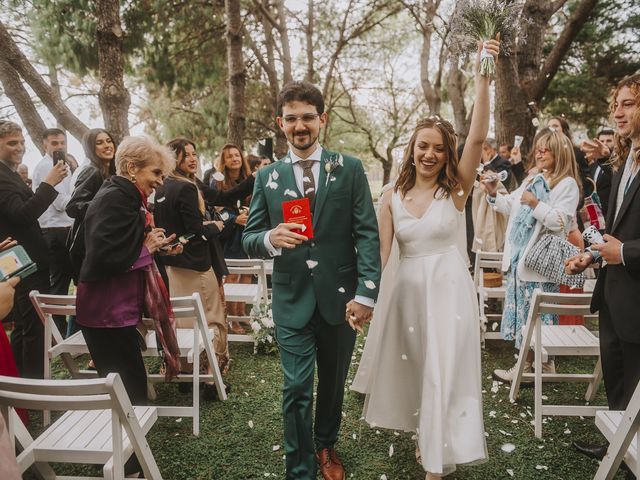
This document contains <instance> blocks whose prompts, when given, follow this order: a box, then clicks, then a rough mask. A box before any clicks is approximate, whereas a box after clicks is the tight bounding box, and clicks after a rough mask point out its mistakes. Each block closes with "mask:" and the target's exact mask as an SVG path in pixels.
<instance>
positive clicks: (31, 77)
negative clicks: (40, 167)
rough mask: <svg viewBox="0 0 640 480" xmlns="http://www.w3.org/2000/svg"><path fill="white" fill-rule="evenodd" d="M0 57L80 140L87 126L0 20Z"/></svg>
mask: <svg viewBox="0 0 640 480" xmlns="http://www.w3.org/2000/svg"><path fill="white" fill-rule="evenodd" d="M0 45H2V48H0V58H2V59H3V60H4V61H5V62H6V63H7V64H9V65H12V66H13V67H14V69H15V70H16V72H17V73H19V74H20V76H21V77H22V78H23V79H24V80H25V81H26V82H27V83H28V84H29V86H30V87H31V88H32V89H33V91H34V92H35V94H36V95H38V97H40V100H42V103H44V105H45V106H46V107H47V108H48V109H49V111H50V112H51V113H52V114H53V116H54V117H55V118H56V120H57V121H58V122H60V124H61V125H62V126H63V127H64V128H65V129H66V130H67V131H69V133H71V135H73V136H74V137H76V138H77V139H78V140H80V141H82V137H83V136H84V134H85V133H86V132H87V131H88V130H89V129H88V128H87V126H86V125H85V124H84V123H82V122H81V121H80V119H79V118H78V117H76V116H75V115H74V114H73V113H72V112H71V110H69V109H68V108H67V106H66V105H65V104H64V103H63V102H62V100H60V99H59V98H57V97H56V95H55V93H54V92H53V89H52V88H51V87H50V86H49V85H48V84H47V83H46V82H45V81H44V80H43V79H42V76H41V75H40V74H39V73H38V72H37V71H36V69H35V68H33V65H31V63H30V62H29V60H28V59H27V57H25V56H24V54H23V53H22V52H21V51H20V49H18V47H17V45H16V44H15V42H14V41H13V39H12V38H11V35H9V32H8V31H7V29H6V27H5V25H4V24H3V23H2V22H1V21H0Z"/></svg>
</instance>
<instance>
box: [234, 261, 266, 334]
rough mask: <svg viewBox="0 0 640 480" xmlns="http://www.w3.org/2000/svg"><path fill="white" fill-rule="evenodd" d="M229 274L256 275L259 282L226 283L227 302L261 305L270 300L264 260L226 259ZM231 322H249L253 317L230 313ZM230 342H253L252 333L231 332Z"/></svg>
mask: <svg viewBox="0 0 640 480" xmlns="http://www.w3.org/2000/svg"><path fill="white" fill-rule="evenodd" d="M225 262H226V263H227V268H228V270H229V274H231V275H254V276H255V277H256V278H257V280H258V281H257V283H228V282H227V281H226V280H225V283H224V298H225V301H226V302H244V303H246V304H249V305H259V304H261V303H267V302H268V301H269V292H268V289H267V275H266V270H265V262H264V260H261V259H257V258H247V259H236V258H228V259H225ZM227 319H228V320H229V321H230V322H233V321H235V322H241V323H245V324H249V322H250V321H251V317H250V316H248V315H228V316H227ZM227 338H228V339H229V342H249V343H253V337H252V336H251V335H243V334H241V335H237V334H231V335H229V336H228V337H227Z"/></svg>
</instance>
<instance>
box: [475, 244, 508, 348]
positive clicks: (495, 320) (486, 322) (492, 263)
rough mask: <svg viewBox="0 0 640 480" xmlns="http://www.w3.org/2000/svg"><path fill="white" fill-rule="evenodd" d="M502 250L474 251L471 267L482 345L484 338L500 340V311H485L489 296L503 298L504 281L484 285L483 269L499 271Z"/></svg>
mask: <svg viewBox="0 0 640 480" xmlns="http://www.w3.org/2000/svg"><path fill="white" fill-rule="evenodd" d="M502 255H503V254H502V252H483V251H482V250H479V251H477V252H476V260H475V265H474V269H473V283H474V284H475V286H476V290H477V292H478V305H479V307H480V339H481V341H482V344H483V345H484V341H485V340H486V339H489V340H500V339H502V337H501V336H500V323H499V322H500V319H501V318H502V314H501V313H487V307H486V304H487V301H488V300H489V299H490V298H495V299H500V300H504V297H505V291H506V288H505V285H504V282H503V284H502V285H501V286H499V287H485V286H484V271H485V269H494V270H498V271H500V270H501V269H502Z"/></svg>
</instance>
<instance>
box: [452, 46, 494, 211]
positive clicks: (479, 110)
mask: <svg viewBox="0 0 640 480" xmlns="http://www.w3.org/2000/svg"><path fill="white" fill-rule="evenodd" d="M499 45H500V44H499V42H498V41H497V40H489V41H487V42H485V43H484V47H485V49H486V50H487V51H488V52H489V53H491V55H493V57H494V59H496V61H497V57H498V52H499V50H500V47H499ZM481 50H482V47H481V46H478V54H477V57H476V77H475V90H476V96H475V99H474V105H473V115H472V117H471V126H470V127H469V135H468V136H467V140H466V142H465V144H464V151H463V152H462V157H461V158H460V163H459V164H458V178H459V180H460V183H461V185H462V188H463V190H464V195H462V196H459V195H454V196H453V201H454V202H455V204H456V207H457V208H458V210H462V209H463V208H464V205H465V203H466V201H467V197H468V196H469V194H470V193H471V188H472V187H473V182H474V181H475V179H476V176H477V172H476V170H477V168H478V166H479V165H480V158H481V154H482V144H483V143H484V141H485V139H486V138H487V132H488V131H489V83H490V81H491V79H490V78H489V77H485V76H483V75H480V73H479V69H480V51H481Z"/></svg>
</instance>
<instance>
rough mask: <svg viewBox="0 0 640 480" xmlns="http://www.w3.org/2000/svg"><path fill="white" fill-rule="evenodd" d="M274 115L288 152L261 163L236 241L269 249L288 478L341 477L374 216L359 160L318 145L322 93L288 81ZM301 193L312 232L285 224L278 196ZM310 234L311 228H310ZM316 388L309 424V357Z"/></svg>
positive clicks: (370, 282) (250, 249)
mask: <svg viewBox="0 0 640 480" xmlns="http://www.w3.org/2000/svg"><path fill="white" fill-rule="evenodd" d="M277 108H278V117H277V122H278V125H279V127H280V129H281V130H282V131H283V132H284V134H285V136H286V138H287V140H288V142H289V153H288V154H287V155H286V156H285V157H284V158H283V159H281V160H280V161H279V162H276V163H275V164H273V165H270V166H269V167H266V168H263V169H261V170H259V171H258V175H257V177H256V183H255V187H254V192H253V198H252V200H251V210H250V212H249V221H248V223H247V225H246V228H245V230H244V235H243V238H242V243H243V246H244V248H245V250H246V251H247V253H248V254H249V255H250V256H252V257H274V268H273V277H272V284H273V300H272V308H273V318H274V321H275V324H276V339H277V342H278V345H279V347H280V360H281V364H282V370H283V373H284V389H283V404H282V409H283V415H284V434H285V453H286V478H287V479H297V480H303V479H306V480H312V479H315V478H316V472H317V468H318V467H317V464H318V463H319V464H320V470H321V473H322V475H323V478H324V479H327V480H342V479H344V478H345V472H344V468H343V466H342V462H341V460H340V459H339V457H338V455H337V453H336V451H335V450H334V444H335V443H336V440H337V438H338V430H339V429H340V421H341V418H342V401H343V397H344V386H345V380H346V378H347V373H348V371H349V364H350V362H351V354H352V352H353V346H354V343H355V338H356V332H355V330H354V329H353V328H352V326H351V325H353V327H355V328H358V329H360V328H361V326H362V325H363V324H364V323H366V322H367V321H369V320H370V318H371V314H372V311H373V305H374V301H375V299H376V297H377V295H378V283H379V281H380V246H379V239H378V228H377V222H376V215H375V211H374V208H373V204H372V201H371V193H370V191H369V186H368V183H367V177H366V176H365V173H364V169H363V167H362V163H360V161H359V160H357V159H355V158H353V157H349V156H346V155H344V156H343V155H340V154H338V153H334V152H329V151H327V150H325V149H324V148H323V147H322V146H320V144H319V143H318V137H319V135H320V129H321V128H322V127H323V126H324V125H325V124H326V122H327V114H326V112H325V111H324V100H323V98H322V94H321V93H320V91H319V90H318V89H317V88H316V87H315V86H314V85H312V84H310V83H308V82H291V83H289V84H287V85H285V86H284V88H283V89H282V91H281V92H280V94H279V95H278V107H277ZM305 196H306V197H308V198H309V202H310V206H311V212H312V218H313V223H312V225H313V238H311V239H308V238H307V237H306V236H304V232H303V234H299V233H296V232H295V231H294V230H297V231H300V227H301V225H299V224H294V223H284V220H283V212H282V202H285V201H289V200H295V199H302V198H303V197H305ZM307 233H308V232H307ZM316 363H317V365H318V391H317V406H316V412H315V425H314V423H313V422H312V412H313V383H314V369H315V364H316Z"/></svg>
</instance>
